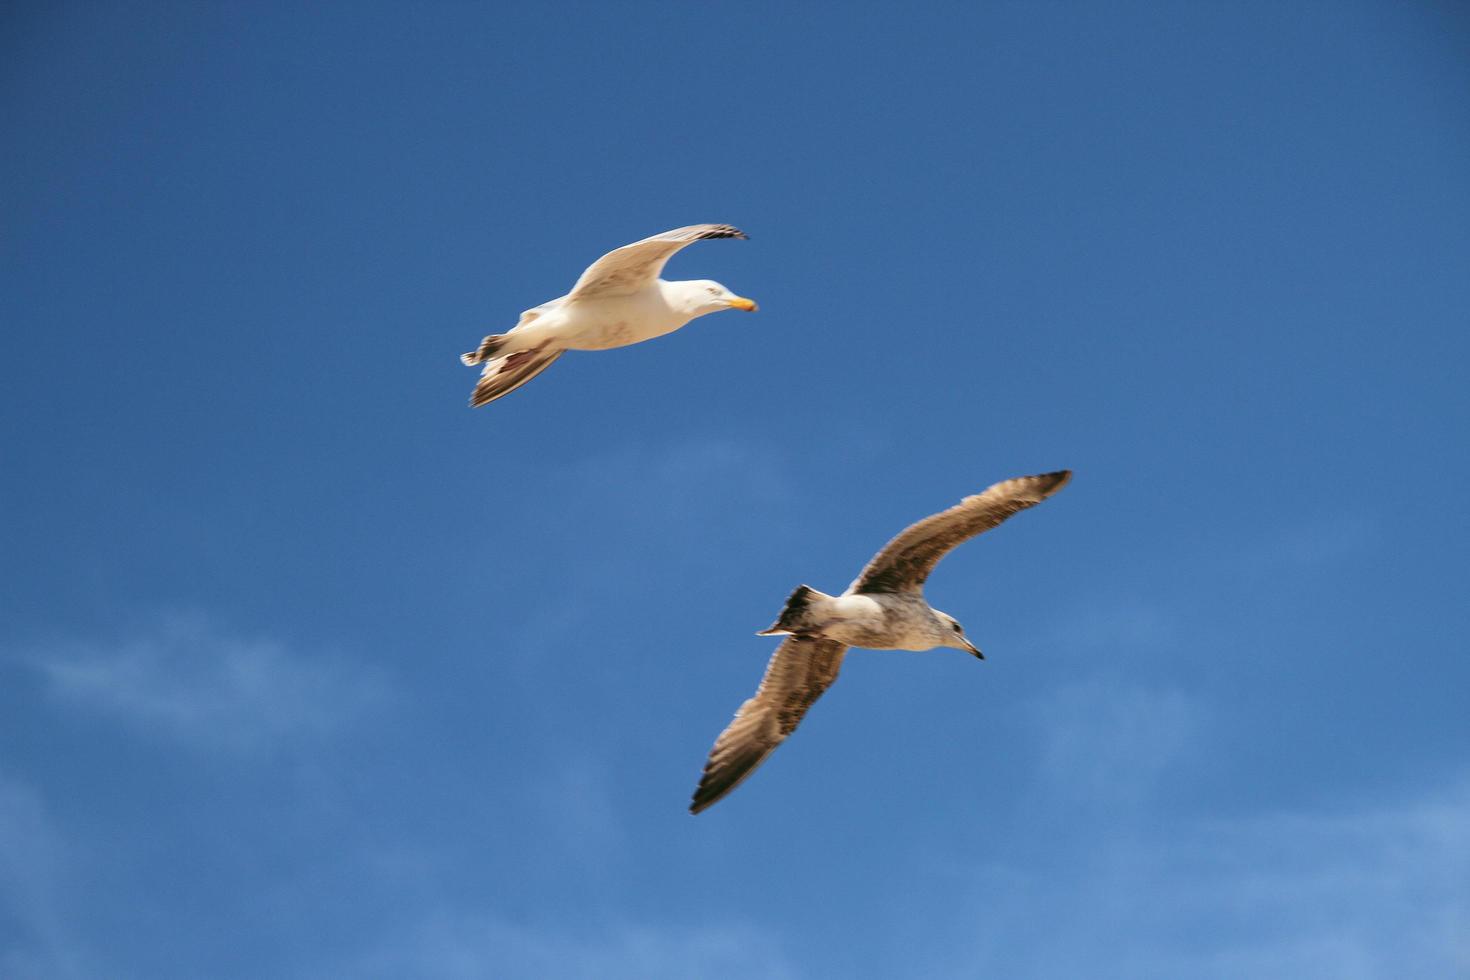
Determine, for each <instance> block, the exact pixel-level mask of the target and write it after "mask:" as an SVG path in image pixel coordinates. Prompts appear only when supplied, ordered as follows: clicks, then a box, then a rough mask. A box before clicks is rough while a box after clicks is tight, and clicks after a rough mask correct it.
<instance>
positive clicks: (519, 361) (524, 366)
mask: <svg viewBox="0 0 1470 980" xmlns="http://www.w3.org/2000/svg"><path fill="white" fill-rule="evenodd" d="M565 353H566V351H564V350H555V349H547V348H545V347H538V348H536V349H535V350H529V351H517V352H516V353H514V354H506V355H502V356H500V357H495V358H491V359H490V360H488V361H486V362H485V369H484V370H483V371H482V372H481V373H480V380H479V381H478V382H477V383H476V384H475V391H474V394H472V395H470V407H471V408H479V407H480V406H481V405H488V404H490V403H491V402H493V401H494V400H495V399H497V398H502V397H504V396H506V395H508V394H510V393H511V392H512V391H515V390H516V389H517V388H519V387H520V386H521V385H523V384H525V383H526V382H527V381H530V380H531V379H532V378H534V377H536V375H538V374H540V373H541V372H542V371H545V370H546V369H547V368H549V367H551V363H552V362H553V361H555V360H556V359H557V358H558V357H561V356H562V354H565ZM467 356H468V355H467Z"/></svg>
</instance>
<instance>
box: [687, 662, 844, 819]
mask: <svg viewBox="0 0 1470 980" xmlns="http://www.w3.org/2000/svg"><path fill="white" fill-rule="evenodd" d="M846 652H847V647H846V646H845V645H844V644H841V643H838V642H836V641H835V640H823V639H812V640H807V639H800V638H798V637H794V636H793V637H791V638H789V639H788V640H786V642H784V643H782V644H781V645H780V646H779V647H777V648H776V653H775V655H774V656H772V657H771V662H770V663H769V664H767V665H766V674H765V676H764V677H762V678H761V686H760V688H759V689H758V690H757V691H756V692H755V697H753V698H751V699H750V700H749V701H746V702H745V703H744V704H742V705H741V706H740V710H739V711H737V712H735V720H734V721H732V722H730V724H729V726H728V727H727V728H726V729H725V730H724V731H723V732H721V733H720V737H719V738H717V739H715V747H714V748H713V749H711V750H710V754H709V761H708V762H706V763H705V764H704V775H703V776H702V777H700V780H699V788H698V789H696V790H695V791H694V801H693V802H692V803H690V804H689V812H690V813H698V812H699V811H701V810H703V809H704V808H705V807H707V806H709V805H711V804H712V803H714V802H716V801H717V800H719V799H721V798H723V797H724V796H725V795H726V794H728V793H729V792H730V791H731V790H733V789H734V788H735V787H736V786H739V785H740V782H741V780H743V779H744V778H745V777H746V776H749V775H750V774H751V773H752V772H754V771H755V768H756V767H757V766H759V765H760V764H761V763H762V762H765V761H766V756H768V755H770V754H771V753H772V752H774V751H775V750H776V746H778V745H780V744H781V742H782V741H783V740H785V738H786V736H787V735H790V734H791V733H792V732H794V731H796V726H797V725H799V724H801V719H802V716H803V715H805V714H806V712H807V709H808V708H810V707H811V706H812V705H813V704H814V703H816V700H817V698H819V697H821V696H822V692H824V691H826V690H827V688H829V687H831V686H832V682H833V681H835V680H836V679H837V671H838V669H839V668H841V666H842V655H843V654H845V653H846Z"/></svg>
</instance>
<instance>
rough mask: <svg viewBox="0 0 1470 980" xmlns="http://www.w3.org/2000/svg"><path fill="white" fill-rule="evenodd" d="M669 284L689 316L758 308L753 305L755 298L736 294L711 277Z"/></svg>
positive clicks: (751, 310)
mask: <svg viewBox="0 0 1470 980" xmlns="http://www.w3.org/2000/svg"><path fill="white" fill-rule="evenodd" d="M670 285H672V286H674V287H676V296H677V297H678V300H679V302H680V305H681V306H682V308H683V310H684V312H686V313H688V314H689V315H690V316H704V315H705V314H706V313H718V312H719V311H720V310H744V311H746V312H747V313H751V312H754V311H755V310H757V309H759V308H760V307H758V306H756V305H755V300H753V299H746V298H745V297H744V296H736V295H735V294H734V293H732V292H730V290H728V289H726V288H725V287H724V286H721V285H720V284H719V283H717V282H715V281H714V280H713V279H691V280H689V281H687V282H676V283H670Z"/></svg>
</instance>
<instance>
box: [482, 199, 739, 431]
mask: <svg viewBox="0 0 1470 980" xmlns="http://www.w3.org/2000/svg"><path fill="white" fill-rule="evenodd" d="M744 237H745V234H744V232H742V231H740V229H738V228H733V227H731V226H730V225H690V226H689V227H687V228H675V229H674V230H673V231H666V232H664V233H663V234H661V235H654V236H653V237H652V238H645V239H644V240H643V241H641V242H634V243H633V244H631V245H624V246H623V247H622V248H616V249H613V250H612V251H611V252H608V253H607V254H606V255H604V256H603V257H602V258H600V259H598V260H597V261H596V262H594V263H592V265H591V266H589V267H588V268H587V271H586V272H584V273H582V277H581V278H580V279H578V280H577V284H576V285H575V286H573V287H572V291H571V292H570V293H567V294H566V295H565V296H561V297H558V298H557V299H554V300H551V301H550V302H549V303H543V304H541V305H540V306H536V307H532V308H531V309H529V310H526V311H525V312H524V313H522V314H521V318H520V320H519V321H518V322H517V323H516V325H515V326H514V327H513V328H512V329H511V330H510V331H509V332H508V333H504V334H491V335H490V336H488V337H486V338H485V339H484V340H483V341H481V342H480V346H479V348H478V349H476V350H474V351H471V352H469V353H467V354H463V355H461V356H460V360H462V361H463V362H464V363H466V364H470V365H475V364H483V365H485V368H484V371H483V372H482V373H481V376H480V382H479V384H478V385H476V387H475V393H474V396H473V397H472V398H471V399H470V405H471V406H473V407H476V408H478V407H479V406H481V405H485V404H488V403H490V402H492V401H494V400H495V399H497V398H499V397H501V396H502V395H506V394H509V393H510V392H512V391H514V390H515V389H516V388H519V387H520V386H521V385H523V384H525V383H526V382H527V381H530V380H531V379H532V378H534V377H535V376H536V375H538V374H540V373H541V372H542V371H544V370H546V368H547V367H549V366H550V365H551V362H552V361H554V360H556V359H557V358H558V357H560V356H561V355H562V353H563V352H565V351H569V350H608V349H610V348H613V347H627V346H628V345H630V344H637V343H640V342H642V341H645V340H652V339H653V338H654V337H662V336H663V335H664V334H666V333H673V332H674V331H675V330H678V329H679V328H680V327H682V326H684V324H686V323H688V322H689V321H690V320H693V319H694V318H695V317H699V316H704V315H705V314H706V313H716V312H718V311H720V310H729V309H737V310H746V311H750V310H754V309H756V305H755V302H754V301H752V300H748V299H745V298H744V297H742V296H736V295H735V294H734V293H732V292H730V291H729V290H728V289H726V288H725V287H724V286H721V285H720V284H719V283H717V282H712V281H710V280H708V279H695V280H689V281H680V282H666V281H665V280H663V279H660V278H659V274H660V273H661V272H662V271H663V268H664V263H666V262H668V260H669V257H670V256H672V255H673V254H674V253H675V252H677V251H679V249H681V248H683V247H684V246H685V245H688V244H690V243H691V242H697V241H700V240H702V239H705V238H744Z"/></svg>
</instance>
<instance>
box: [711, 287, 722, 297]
mask: <svg viewBox="0 0 1470 980" xmlns="http://www.w3.org/2000/svg"><path fill="white" fill-rule="evenodd" d="M719 292H720V291H719V290H718V289H716V288H715V287H713V286H711V287H709V294H710V295H711V296H717V295H719Z"/></svg>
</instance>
